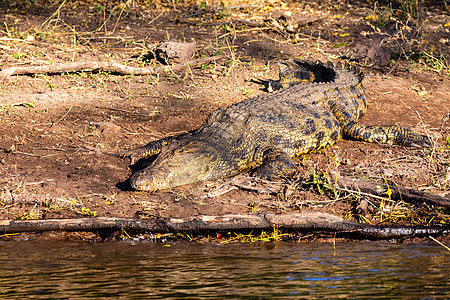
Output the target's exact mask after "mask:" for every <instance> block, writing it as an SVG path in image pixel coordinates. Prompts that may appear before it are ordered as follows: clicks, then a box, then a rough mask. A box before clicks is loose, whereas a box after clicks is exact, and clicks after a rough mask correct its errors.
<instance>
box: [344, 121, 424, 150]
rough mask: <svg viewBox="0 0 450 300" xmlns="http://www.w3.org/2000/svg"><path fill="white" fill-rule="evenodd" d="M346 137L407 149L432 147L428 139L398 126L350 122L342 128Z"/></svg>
mask: <svg viewBox="0 0 450 300" xmlns="http://www.w3.org/2000/svg"><path fill="white" fill-rule="evenodd" d="M342 130H343V132H344V134H345V135H347V136H349V137H352V138H354V139H356V140H361V141H366V142H372V143H373V142H377V143H382V144H389V145H401V146H406V147H431V146H432V144H431V141H430V140H429V139H428V137H426V136H424V135H421V134H418V133H415V132H414V131H412V130H410V129H407V128H403V127H400V126H397V125H373V126H367V125H363V124H360V123H358V122H355V121H350V122H348V123H347V124H346V125H344V126H343V128H342Z"/></svg>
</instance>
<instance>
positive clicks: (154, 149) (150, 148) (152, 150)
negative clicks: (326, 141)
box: [119, 137, 175, 160]
mask: <svg viewBox="0 0 450 300" xmlns="http://www.w3.org/2000/svg"><path fill="white" fill-rule="evenodd" d="M174 138H175V137H165V138H162V139H160V140H156V141H151V142H150V143H148V144H147V145H145V146H142V147H139V148H135V149H131V150H125V151H121V152H120V153H119V157H122V158H123V157H131V158H132V160H135V159H139V158H142V157H148V156H153V155H156V154H159V152H160V151H161V148H162V146H164V145H167V144H168V143H169V142H170V141H171V140H173V139H174Z"/></svg>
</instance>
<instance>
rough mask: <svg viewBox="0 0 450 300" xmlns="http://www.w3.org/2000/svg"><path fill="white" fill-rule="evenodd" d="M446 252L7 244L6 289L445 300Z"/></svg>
mask: <svg viewBox="0 0 450 300" xmlns="http://www.w3.org/2000/svg"><path fill="white" fill-rule="evenodd" d="M449 258H450V255H449V252H448V251H447V250H445V249H444V248H442V247H441V246H438V245H422V244H389V243H387V242H359V243H338V244H336V246H335V249H333V245H332V244H327V243H319V244H315V243H314V244H298V243H264V244H233V245H216V244H207V245H199V244H194V243H188V242H175V243H170V244H161V243H159V244H155V243H151V242H109V243H100V244H80V243H69V242H52V243H49V242H48V241H33V242H23V243H6V244H0V297H1V298H8V299H11V298H15V299H25V298H38V299H39V298H45V299H49V298H69V299H75V298H77V299H81V298H96V299H98V298H109V297H113V298H121V299H122V298H133V299H134V298H146V299H160V298H165V299H167V298H169V299H170V298H183V299H199V298H213V299H215V298H248V299H261V298H278V299H279V298H288V297H292V298H308V299H311V298H327V299H329V298H346V299H356V298H357V299H399V298H402V299H446V298H447V299H448V298H449V297H450V277H449V276H448V274H449V272H450V259H449Z"/></svg>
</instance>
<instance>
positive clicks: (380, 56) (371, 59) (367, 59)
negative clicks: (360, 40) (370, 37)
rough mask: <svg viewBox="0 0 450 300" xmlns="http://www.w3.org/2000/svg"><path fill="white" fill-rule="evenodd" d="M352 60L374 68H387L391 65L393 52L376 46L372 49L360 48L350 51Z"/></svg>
mask: <svg viewBox="0 0 450 300" xmlns="http://www.w3.org/2000/svg"><path fill="white" fill-rule="evenodd" d="M350 58H351V59H353V60H356V61H358V62H361V63H364V64H368V65H373V66H374V67H385V66H387V65H389V60H390V59H391V50H389V49H388V48H386V47H383V46H378V45H376V44H374V45H372V46H371V47H368V46H359V47H355V48H353V49H352V50H351V51H350Z"/></svg>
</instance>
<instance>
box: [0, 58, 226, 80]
mask: <svg viewBox="0 0 450 300" xmlns="http://www.w3.org/2000/svg"><path fill="white" fill-rule="evenodd" d="M222 58H225V55H217V56H210V57H204V58H199V59H193V60H190V61H187V62H185V63H183V64H176V65H170V66H161V67H154V68H136V67H130V66H126V65H123V64H120V63H116V62H108V61H84V62H70V63H55V64H51V65H46V66H28V67H10V68H6V69H3V70H1V71H0V79H1V78H7V77H9V76H12V75H32V74H46V73H47V74H55V73H63V72H79V71H85V72H93V71H106V72H112V73H118V74H122V75H131V74H133V75H155V74H157V73H160V72H162V71H170V70H172V71H179V70H183V69H185V68H187V67H192V68H195V67H199V66H201V65H203V64H206V63H209V62H211V61H215V60H219V59H222Z"/></svg>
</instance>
